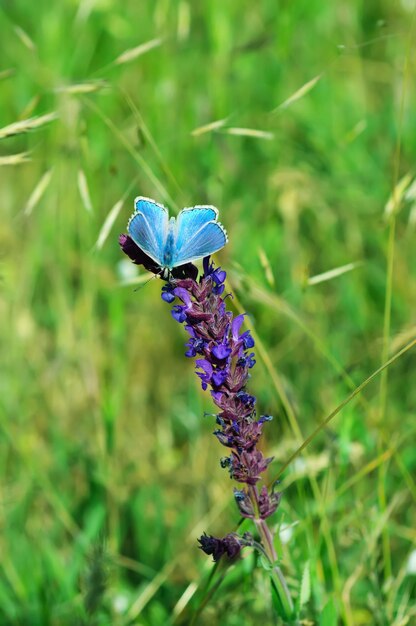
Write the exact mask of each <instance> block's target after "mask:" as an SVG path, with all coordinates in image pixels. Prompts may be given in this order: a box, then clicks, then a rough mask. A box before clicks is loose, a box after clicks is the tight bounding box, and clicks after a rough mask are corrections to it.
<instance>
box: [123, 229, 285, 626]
mask: <svg viewBox="0 0 416 626" xmlns="http://www.w3.org/2000/svg"><path fill="white" fill-rule="evenodd" d="M119 241H120V245H121V248H122V249H123V251H124V252H125V253H126V254H127V255H128V256H129V257H130V258H131V259H132V260H133V261H134V262H136V263H140V264H143V265H144V266H145V267H146V268H147V269H148V270H149V271H152V272H154V273H155V274H156V273H160V272H159V271H158V268H157V267H156V266H155V264H154V262H153V261H152V260H151V259H148V257H146V255H144V253H143V252H142V251H141V250H140V249H139V248H138V247H137V246H136V245H135V244H134V242H133V241H132V240H131V238H130V237H128V236H127V235H121V237H120V240H119ZM135 248H137V249H135ZM143 255H144V256H143ZM144 257H145V258H144ZM159 270H160V268H159ZM174 272H175V273H174V274H173V275H171V276H170V277H169V278H170V280H169V281H167V282H165V284H164V285H163V287H162V298H163V300H164V301H165V302H167V303H168V304H170V305H172V309H171V313H172V317H173V318H174V319H175V320H176V321H177V322H179V323H180V324H183V325H184V327H185V330H186V332H187V334H188V341H187V343H186V352H185V356H187V357H188V358H192V359H195V365H196V374H197V376H198V377H199V379H200V382H201V387H202V389H203V390H204V391H205V390H207V391H209V393H210V395H211V398H212V400H213V402H214V404H215V405H216V407H217V413H216V415H215V419H216V429H215V431H214V433H213V434H214V435H215V436H216V437H217V439H218V441H219V443H220V444H221V445H223V446H224V447H225V448H226V450H227V453H226V455H225V456H223V457H222V458H221V460H220V464H221V467H222V468H223V469H226V470H227V471H228V472H229V475H230V478H231V479H233V480H234V481H236V482H237V483H238V487H237V488H235V489H234V497H235V501H236V504H237V506H238V508H239V511H240V513H241V515H242V516H243V517H244V518H248V519H251V520H252V521H253V523H254V525H255V527H256V529H257V532H258V535H259V537H260V542H257V541H255V539H254V538H253V537H252V535H251V534H250V533H244V535H242V536H241V535H239V534H237V533H235V532H234V533H229V534H228V535H226V536H225V537H223V538H219V537H214V536H212V535H207V534H205V533H204V534H203V535H202V536H201V537H200V538H199V540H198V541H199V543H200V546H199V547H200V548H201V549H202V550H203V551H204V552H205V553H206V554H209V555H212V557H213V559H214V561H218V560H219V559H221V558H222V557H225V558H228V559H231V560H233V559H236V558H237V557H238V556H239V555H240V552H241V550H242V548H244V547H246V546H251V547H254V548H257V549H258V550H259V552H260V553H262V554H263V556H264V555H265V556H266V557H267V561H268V565H267V570H268V572H269V575H270V577H271V583H272V588H273V589H274V591H275V593H276V594H277V597H278V604H279V607H280V608H279V614H280V616H281V617H282V618H283V619H284V621H285V622H286V623H291V624H294V623H296V621H294V619H295V618H294V607H293V602H292V599H291V596H290V592H289V590H288V587H287V584H286V581H285V579H284V576H283V573H282V571H281V569H280V567H279V565H278V563H277V561H278V558H277V554H276V549H275V547H274V542H273V533H272V531H271V530H270V528H269V526H268V524H267V521H266V520H267V519H268V518H269V517H270V516H271V515H273V514H274V513H275V511H276V509H277V507H278V506H279V503H280V500H281V496H282V494H281V493H279V492H277V491H275V485H273V486H272V487H271V488H270V489H268V488H267V486H266V485H265V484H263V485H262V486H261V488H259V487H258V485H259V482H260V481H261V478H262V474H263V473H264V472H265V471H266V470H267V467H268V465H269V464H270V463H271V461H272V460H273V458H272V457H267V458H266V457H265V456H264V455H263V453H262V451H261V450H260V449H259V447H258V443H259V440H260V437H261V435H262V432H263V426H264V425H265V424H266V423H268V422H270V421H271V420H272V417H271V416H270V415H261V416H260V417H258V416H257V410H256V398H255V397H254V396H253V395H251V394H250V393H248V391H247V389H246V385H247V382H248V380H249V378H250V372H251V369H252V368H253V367H254V365H255V363H256V360H255V354H254V352H253V351H252V349H253V347H254V339H253V337H252V335H251V333H250V331H249V330H246V331H242V326H243V322H244V315H237V316H234V315H233V313H232V312H231V311H229V310H227V307H226V304H227V302H226V301H227V298H228V297H230V294H226V295H224V291H225V278H226V272H225V271H224V270H222V269H221V268H215V267H214V264H213V263H211V262H210V259H209V257H207V258H205V259H204V260H203V273H202V275H201V276H200V277H199V279H198V271H197V269H196V267H195V266H194V265H192V264H188V266H186V267H185V266H182V267H181V268H175V270H174Z"/></svg>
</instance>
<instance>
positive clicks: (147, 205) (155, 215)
mask: <svg viewBox="0 0 416 626" xmlns="http://www.w3.org/2000/svg"><path fill="white" fill-rule="evenodd" d="M134 207H135V209H136V211H135V212H134V213H133V215H132V216H131V218H130V219H129V223H128V225H127V230H128V233H129V235H130V237H131V238H132V239H133V241H134V243H135V244H137V245H138V246H139V248H141V249H142V250H143V252H145V253H146V254H147V255H148V256H150V258H152V259H153V261H155V262H156V263H157V264H158V265H160V266H163V253H164V246H165V241H166V237H167V232H168V223H169V218H168V211H167V209H166V208H165V207H164V206H163V205H162V204H158V203H157V202H155V201H154V200H151V199H150V198H144V197H143V196H139V197H138V198H136V199H135V201H134Z"/></svg>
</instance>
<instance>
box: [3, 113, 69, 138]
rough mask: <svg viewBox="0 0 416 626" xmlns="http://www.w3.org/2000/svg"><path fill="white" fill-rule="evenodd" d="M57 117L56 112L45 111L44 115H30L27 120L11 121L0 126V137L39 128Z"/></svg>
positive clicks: (20, 133)
mask: <svg viewBox="0 0 416 626" xmlns="http://www.w3.org/2000/svg"><path fill="white" fill-rule="evenodd" d="M57 118H58V114H57V113H56V112H54V111H52V112H51V113H46V114H45V115H38V116H35V117H30V118H29V119H27V120H20V121H19V122H13V124H9V125H8V126H4V127H3V128H0V139H5V138H6V137H13V136H14V135H22V134H24V133H28V132H29V131H31V130H35V129H37V128H41V127H42V126H44V125H45V124H49V122H53V121H54V120H56V119H57Z"/></svg>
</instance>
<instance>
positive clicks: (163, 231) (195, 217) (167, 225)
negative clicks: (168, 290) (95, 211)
mask: <svg viewBox="0 0 416 626" xmlns="http://www.w3.org/2000/svg"><path fill="white" fill-rule="evenodd" d="M134 207H135V212H134V213H133V215H132V216H131V218H130V219H129V223H128V225H127V229H128V232H129V235H130V237H131V238H132V239H133V241H134V243H135V244H137V245H138V246H139V248H141V249H142V250H143V252H145V253H146V254H147V255H148V256H149V257H150V258H151V259H153V261H155V263H157V264H158V265H159V266H160V267H161V268H163V270H167V271H169V272H170V271H171V270H172V269H173V268H174V267H178V266H179V265H185V263H191V262H192V261H196V260H197V259H201V258H203V257H206V256H208V255H210V254H213V253H214V252H217V251H218V250H221V248H223V247H224V246H225V244H226V243H227V242H228V237H227V233H226V231H225V228H224V227H223V225H222V224H220V222H218V221H217V218H218V209H216V208H215V207H213V206H195V207H191V208H188V209H182V211H181V212H180V213H179V215H178V217H177V218H175V217H171V218H170V219H169V214H168V210H167V209H166V208H165V207H164V206H163V205H162V204H158V203H157V202H155V201H154V200H151V199H150V198H144V197H143V196H139V197H138V198H136V199H135V201H134Z"/></svg>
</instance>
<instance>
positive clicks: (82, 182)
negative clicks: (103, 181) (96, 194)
mask: <svg viewBox="0 0 416 626" xmlns="http://www.w3.org/2000/svg"><path fill="white" fill-rule="evenodd" d="M78 189H79V194H80V196H81V200H82V204H83V205H84V207H85V209H86V210H87V211H88V213H92V211H93V209H92V202H91V196H90V192H89V189H88V182H87V177H86V176H85V173H84V170H79V171H78Z"/></svg>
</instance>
